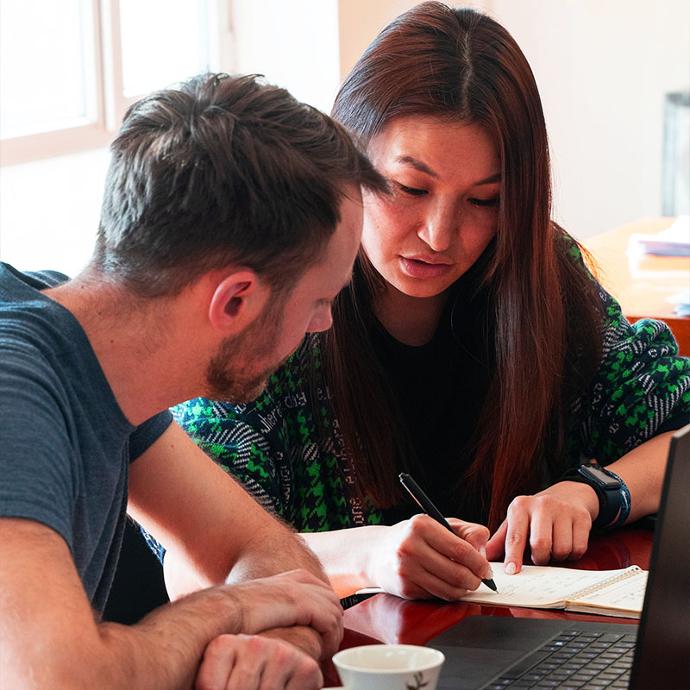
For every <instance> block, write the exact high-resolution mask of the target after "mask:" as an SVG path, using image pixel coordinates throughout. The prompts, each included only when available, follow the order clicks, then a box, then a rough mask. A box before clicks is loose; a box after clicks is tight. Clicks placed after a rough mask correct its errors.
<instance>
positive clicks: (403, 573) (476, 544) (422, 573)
mask: <svg viewBox="0 0 690 690" xmlns="http://www.w3.org/2000/svg"><path fill="white" fill-rule="evenodd" d="M448 522H449V523H450V525H451V527H452V528H453V531H454V532H455V534H451V533H450V532H449V531H448V530H447V529H446V528H445V527H444V526H443V525H440V524H439V523H438V522H436V521H435V520H434V519H433V518H430V517H429V516H428V515H415V516H414V517H412V518H410V519H409V520H403V521H402V522H399V523H398V524H397V525H393V526H392V527H382V528H381V529H380V531H379V534H380V537H379V541H377V542H376V543H372V544H371V546H370V554H371V555H370V559H371V563H370V566H369V569H368V570H369V572H370V578H371V580H372V581H373V582H375V583H376V584H377V585H379V586H380V587H382V588H383V589H384V590H385V591H386V592H390V593H391V594H397V595H398V596H401V597H404V598H406V599H428V598H430V597H438V598H439V599H445V600H447V601H453V600H456V599H458V598H459V597H461V596H463V595H464V594H466V593H467V592H468V591H470V590H475V589H477V587H479V585H480V583H481V580H482V578H488V577H491V567H490V566H489V563H488V561H487V560H486V558H485V557H484V555H483V551H484V548H485V546H486V543H487V540H488V538H489V530H488V529H487V528H486V527H484V526H483V525H477V524H474V523H471V522H463V521H462V520H457V519H455V518H449V519H448Z"/></svg>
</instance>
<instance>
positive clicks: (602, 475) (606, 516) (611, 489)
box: [577, 464, 630, 529]
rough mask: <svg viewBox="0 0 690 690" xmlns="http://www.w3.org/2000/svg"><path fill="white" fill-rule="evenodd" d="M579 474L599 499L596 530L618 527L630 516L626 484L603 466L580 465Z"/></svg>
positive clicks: (595, 523)
mask: <svg viewBox="0 0 690 690" xmlns="http://www.w3.org/2000/svg"><path fill="white" fill-rule="evenodd" d="M577 472H578V474H579V475H580V477H581V478H582V479H580V481H584V482H585V483H586V484H589V485H590V486H591V487H592V488H593V489H594V491H595V492H596V494H597V498H598V499H599V514H598V515H597V518H596V520H594V522H593V523H592V527H594V528H596V529H602V528H607V527H608V528H611V527H618V526H619V525H622V524H623V523H624V522H625V521H626V520H627V519H628V515H630V492H629V491H628V487H627V486H626V485H625V482H624V481H623V480H622V479H621V478H620V477H619V476H618V475H617V474H615V473H614V472H611V471H610V470H607V469H606V468H604V467H602V466H601V465H597V464H589V465H580V467H578V468H577Z"/></svg>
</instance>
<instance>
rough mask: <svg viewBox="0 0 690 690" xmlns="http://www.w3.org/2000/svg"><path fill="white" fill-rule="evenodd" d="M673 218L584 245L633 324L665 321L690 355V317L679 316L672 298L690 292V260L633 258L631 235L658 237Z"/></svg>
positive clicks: (631, 227) (619, 230) (635, 225)
mask: <svg viewBox="0 0 690 690" xmlns="http://www.w3.org/2000/svg"><path fill="white" fill-rule="evenodd" d="M673 220H674V219H673V218H650V219H646V220H641V221H638V222H636V223H630V224H629V225H624V226H621V227H620V228H616V229H615V230H610V231H608V232H605V233H602V234H601V235H596V236H594V237H590V238H589V239H587V240H585V241H583V242H582V244H583V245H584V246H585V247H586V248H587V249H588V250H589V251H590V252H591V254H592V258H593V259H594V260H595V262H596V266H595V267H594V272H595V274H596V275H597V277H598V278H599V281H600V282H601V284H602V285H603V286H604V287H605V288H606V289H607V290H608V291H609V292H610V293H611V294H612V295H613V296H614V297H615V298H616V299H617V300H618V301H619V302H620V304H621V307H622V308H623V313H624V314H625V316H626V317H627V318H628V320H629V321H631V322H632V321H637V320H638V319H642V318H645V317H648V318H654V319H661V320H662V321H665V322H666V323H667V324H668V325H669V327H670V328H671V330H672V331H673V334H674V335H675V337H676V340H677V341H678V346H679V348H680V354H682V355H685V356H686V357H688V356H690V317H688V316H678V315H677V314H675V313H674V312H673V305H672V304H671V303H670V302H668V301H667V300H668V298H669V297H671V296H672V295H674V294H677V293H679V292H682V291H684V290H688V289H690V257H676V256H650V255H643V256H639V257H634V256H631V255H630V254H629V253H628V242H629V240H630V236H631V235H633V234H635V233H639V234H641V235H654V234H656V233H658V232H661V230H664V229H665V228H667V227H668V226H669V225H670V224H671V223H672V222H673Z"/></svg>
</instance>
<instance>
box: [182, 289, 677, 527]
mask: <svg viewBox="0 0 690 690" xmlns="http://www.w3.org/2000/svg"><path fill="white" fill-rule="evenodd" d="M600 295H601V299H602V300H603V301H604V305H605V313H606V323H605V325H604V329H603V356H602V359H601V363H600V366H599V368H598V371H597V372H596V374H595V375H594V377H593V379H592V381H591V383H590V385H589V387H588V388H587V390H585V391H583V392H582V394H581V395H580V396H579V397H578V398H577V399H576V400H575V402H574V403H573V404H572V406H571V408H570V419H569V423H568V427H569V429H570V431H569V436H568V438H567V439H566V441H567V443H566V446H567V448H568V456H569V457H568V463H569V464H571V465H573V466H575V465H576V464H578V463H579V461H580V458H581V457H582V456H585V457H594V458H597V459H598V461H599V462H600V463H602V464H609V463H610V462H613V461H614V460H616V459H618V458H619V457H621V456H622V455H624V454H625V453H627V452H628V451H630V450H632V449H633V448H635V447H636V446H638V445H639V444H641V443H643V442H644V441H646V440H648V439H650V438H651V437H653V436H654V435H655V434H657V433H660V432H661V431H665V430H669V429H674V428H679V427H680V426H682V425H683V424H686V423H688V422H690V359H688V358H685V357H680V356H678V348H677V345H676V343H675V340H674V338H673V336H672V334H671V332H670V330H669V329H668V327H667V326H666V324H664V323H663V322H660V321H654V320H649V319H647V320H642V321H638V322H636V323H635V324H633V325H631V324H630V323H628V321H627V320H626V319H625V318H624V317H623V315H622V313H621V309H620V306H619V305H618V303H617V302H616V301H615V300H614V299H613V298H612V297H611V296H610V295H608V294H607V293H606V292H604V291H603V290H601V292H600ZM320 349H321V336H320V335H319V334H312V335H309V336H307V338H306V339H305V341H304V343H303V344H302V346H301V347H300V348H299V350H298V351H297V352H296V353H295V354H294V355H293V356H292V357H291V358H290V359H289V360H288V361H287V363H286V364H285V365H283V366H282V368H280V369H279V370H278V371H277V372H276V373H275V374H274V375H273V376H271V378H270V380H269V382H268V386H267V388H266V390H265V391H264V393H263V394H262V395H261V397H259V398H258V399H257V400H256V401H254V402H253V403H250V404H247V405H233V404H231V403H228V402H220V401H212V400H207V399H203V398H196V399H193V400H190V401H188V402H186V403H183V404H181V405H178V406H177V407H175V408H173V414H174V416H175V418H176V420H177V421H178V422H179V423H180V425H181V426H182V427H183V428H184V429H185V431H187V433H189V434H190V436H191V437H192V438H193V439H194V440H195V442H196V443H197V444H198V445H199V446H200V447H201V448H202V449H203V450H204V451H206V452H207V453H208V454H209V455H210V456H211V457H212V458H214V459H215V460H216V461H217V462H218V463H219V464H220V466H221V467H223V468H224V469H225V470H226V471H227V472H231V473H232V474H233V475H234V476H235V477H236V478H238V479H239V480H240V481H241V482H242V483H243V484H244V485H245V486H246V488H247V489H248V490H249V492H250V493H251V494H253V495H254V497H255V498H256V499H257V501H259V503H261V504H262V505H263V506H264V507H266V508H267V509H269V510H270V511H272V512H274V513H275V514H277V515H278V516H280V517H281V518H282V519H283V520H285V521H286V522H288V523H289V524H291V525H293V526H294V527H295V529H297V530H298V531H300V532H312V531H325V530H335V529H341V528H345V527H351V526H355V525H358V524H379V523H381V522H382V514H381V512H380V511H378V510H376V509H375V508H374V507H372V506H368V505H361V504H359V505H352V503H351V502H350V501H349V500H348V492H346V490H345V485H344V482H345V481H346V479H345V475H344V473H343V467H344V466H346V463H345V462H344V457H345V456H344V449H343V444H342V438H341V434H340V433H339V424H338V419H337V416H336V415H335V413H334V410H333V407H332V405H331V403H330V396H329V392H328V388H327V386H326V385H325V383H324V382H323V381H322V380H321V385H318V386H316V388H315V389H314V394H313V395H312V393H311V389H310V386H309V385H307V377H306V376H305V375H304V371H305V367H308V366H314V367H316V368H317V370H318V369H319V367H320ZM317 416H318V417H321V418H322V419H323V420H324V421H325V422H326V428H328V429H330V430H331V433H330V434H329V435H328V437H327V438H324V437H323V434H320V433H319V431H318V429H317V425H316V423H315V420H316V419H317ZM355 512H356V513H360V512H361V514H358V515H354V514H353V513H355Z"/></svg>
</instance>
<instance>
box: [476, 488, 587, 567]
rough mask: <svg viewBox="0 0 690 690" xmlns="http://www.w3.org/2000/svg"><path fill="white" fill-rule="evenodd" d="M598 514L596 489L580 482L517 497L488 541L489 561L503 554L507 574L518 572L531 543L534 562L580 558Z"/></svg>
mask: <svg viewBox="0 0 690 690" xmlns="http://www.w3.org/2000/svg"><path fill="white" fill-rule="evenodd" d="M598 513H599V500H598V498H597V495H596V493H595V492H594V489H592V488H591V487H590V486H588V485H587V484H581V483H579V482H559V483H558V484H554V485H553V486H550V487H549V488H548V489H545V490H544V491H541V492H539V493H538V494H535V495H534V496H518V497H517V498H515V499H513V501H512V502H511V504H510V505H509V506H508V514H507V516H506V519H505V520H504V521H503V523H502V524H501V526H500V527H499V528H498V530H496V533H495V534H494V535H492V537H491V539H490V540H489V543H488V545H487V548H486V551H487V555H488V557H489V560H492V561H497V560H500V558H501V556H503V557H504V558H503V560H504V564H505V571H506V573H508V574H510V575H512V574H514V573H518V572H520V569H521V568H522V562H523V558H524V553H525V548H526V546H527V544H528V543H529V546H530V550H531V553H532V562H533V563H534V564H535V565H544V564H546V563H548V562H549V561H550V560H556V561H564V560H577V559H578V558H580V557H582V556H583V555H584V553H585V551H586V550H587V542H588V540H589V533H590V530H591V529H592V522H593V521H594V520H595V519H596V517H597V515H598Z"/></svg>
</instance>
